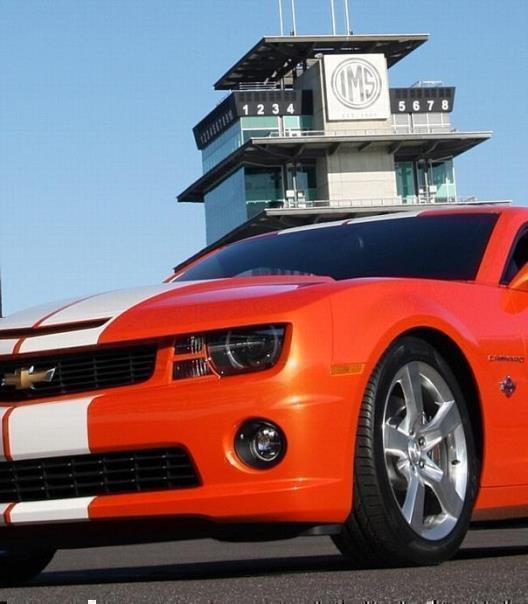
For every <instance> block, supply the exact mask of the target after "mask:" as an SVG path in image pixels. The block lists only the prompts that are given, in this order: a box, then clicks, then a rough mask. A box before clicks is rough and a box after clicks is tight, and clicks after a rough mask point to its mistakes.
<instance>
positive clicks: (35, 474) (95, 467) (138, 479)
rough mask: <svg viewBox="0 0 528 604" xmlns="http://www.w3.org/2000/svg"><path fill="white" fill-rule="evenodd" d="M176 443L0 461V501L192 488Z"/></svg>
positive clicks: (188, 465) (195, 480)
mask: <svg viewBox="0 0 528 604" xmlns="http://www.w3.org/2000/svg"><path fill="white" fill-rule="evenodd" d="M199 485H200V479H199V477H198V474H197V472H196V469H195V468H194V465H193V463H192V461H191V459H190V457H189V455H188V454H187V453H186V452H185V451H184V450H183V449H181V448H171V449H143V450H140V451H120V452H118V453H105V454H101V455H76V456H74V457H48V458H45V459H28V460H23V461H8V462H2V463H0V502H4V503H18V502H21V501H42V500H46V499H63V498H71V497H95V496H97V495H116V494H123V493H138V492H145V491H162V490H163V491H166V490H169V489H183V488H191V487H197V486H199Z"/></svg>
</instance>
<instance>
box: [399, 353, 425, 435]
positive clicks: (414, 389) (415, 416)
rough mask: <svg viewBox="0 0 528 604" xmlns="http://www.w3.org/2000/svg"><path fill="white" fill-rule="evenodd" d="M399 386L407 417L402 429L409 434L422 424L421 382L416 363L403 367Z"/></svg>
mask: <svg viewBox="0 0 528 604" xmlns="http://www.w3.org/2000/svg"><path fill="white" fill-rule="evenodd" d="M400 384H401V387H402V390H403V395H404V397H405V407H406V410H407V415H406V417H405V419H404V421H403V422H402V423H403V428H404V430H406V431H407V432H410V431H411V430H413V429H414V428H415V426H416V425H419V424H420V423H421V422H422V418H423V395H422V382H421V377H420V369H419V365H418V363H408V364H407V365H405V367H403V369H402V375H401V380H400Z"/></svg>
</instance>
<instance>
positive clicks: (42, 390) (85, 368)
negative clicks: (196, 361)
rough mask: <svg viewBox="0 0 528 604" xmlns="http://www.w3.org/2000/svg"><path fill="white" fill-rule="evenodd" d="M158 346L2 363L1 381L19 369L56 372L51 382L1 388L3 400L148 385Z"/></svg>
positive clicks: (0, 397) (98, 350)
mask: <svg viewBox="0 0 528 604" xmlns="http://www.w3.org/2000/svg"><path fill="white" fill-rule="evenodd" d="M155 364H156V346H153V345H148V346H145V345H144V346H136V347H134V348H112V349H106V350H104V349H95V350H92V351H83V352H77V353H69V354H62V355H54V356H46V357H38V358H24V359H20V360H18V359H17V360H8V361H0V378H2V377H3V378H4V379H5V377H6V374H7V375H12V374H13V373H14V372H16V371H17V370H20V369H29V368H30V367H34V371H35V372H38V371H46V370H49V369H53V368H54V369H55V373H54V375H53V379H52V381H51V382H42V383H38V384H34V386H33V388H31V389H27V390H17V389H16V387H15V386H12V385H9V386H7V385H2V386H0V401H19V400H28V399H33V398H42V397H47V396H60V395H62V394H71V393H73V392H83V391H87V390H99V389H101V388H113V387H117V386H127V385H131V384H138V383H140V382H145V381H146V380H148V379H149V378H150V377H152V374H153V373H154V367H155Z"/></svg>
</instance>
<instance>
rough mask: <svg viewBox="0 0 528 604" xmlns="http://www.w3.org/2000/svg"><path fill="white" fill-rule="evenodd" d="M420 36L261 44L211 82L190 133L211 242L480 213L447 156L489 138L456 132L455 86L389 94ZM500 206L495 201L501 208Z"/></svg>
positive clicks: (189, 195) (191, 194) (192, 197)
mask: <svg viewBox="0 0 528 604" xmlns="http://www.w3.org/2000/svg"><path fill="white" fill-rule="evenodd" d="M427 39H428V35H427V34H391V35H320V36H304V35H303V36H300V35H297V36H276V37H265V38H262V39H261V40H260V41H259V42H257V44H256V45H255V46H254V47H253V48H251V50H249V52H247V53H246V54H245V55H244V56H243V57H242V58H241V59H240V60H238V61H237V62H236V63H235V64H234V65H233V67H231V68H230V69H229V70H228V71H227V72H226V73H225V74H224V75H223V76H222V77H221V78H220V79H219V80H218V81H217V82H216V84H215V89H216V90H219V91H228V94H227V96H226V97H225V98H224V99H223V101H222V102H220V104H219V105H217V106H216V107H215V108H214V109H213V110H212V111H211V112H210V113H209V114H208V115H207V116H205V117H204V118H203V119H202V120H201V121H200V122H199V123H198V124H197V125H196V126H195V128H194V136H195V139H196V144H197V146H198V149H199V150H200V151H201V153H202V163H203V174H202V176H200V177H199V178H198V179H197V180H195V182H193V183H192V184H191V185H190V186H188V187H187V188H186V189H185V191H183V192H182V193H180V195H178V201H179V202H190V203H203V204H205V218H206V231H207V243H208V244H209V245H211V244H214V243H220V242H229V241H233V240H236V239H239V238H242V237H245V236H250V235H255V234H259V233H262V232H266V231H270V230H276V229H281V228H286V227H291V226H298V225H304V224H310V223H317V222H321V221H328V220H339V219H344V218H353V217H357V216H360V215H361V216H365V215H367V216H368V215H374V214H383V213H388V212H399V211H404V210H405V211H409V210H416V209H423V208H424V206H436V207H439V206H445V205H447V204H449V205H453V204H467V203H480V202H478V201H477V200H476V199H474V198H466V199H461V198H460V197H459V196H458V195H457V186H456V179H455V169H454V158H456V157H457V156H458V155H460V154H461V153H465V152H466V151H468V150H470V149H471V148H472V147H474V146H476V145H478V144H480V143H482V142H484V141H485V140H487V139H488V138H490V136H491V134H492V133H491V132H490V131H485V130H483V131H476V132H475V131H469V130H463V129H458V128H455V127H454V126H453V124H452V121H451V115H452V111H453V108H454V103H455V88H454V87H452V86H445V85H444V84H443V83H442V82H437V81H427V82H418V83H416V84H414V85H413V86H410V87H408V88H391V87H390V78H389V71H390V68H391V67H392V66H393V65H395V64H396V63H397V62H398V61H401V60H403V59H405V57H406V56H407V55H409V53H411V52H413V51H415V50H416V49H417V48H418V47H419V46H421V45H422V44H424V43H425V42H426V41H427ZM499 203H501V202H499Z"/></svg>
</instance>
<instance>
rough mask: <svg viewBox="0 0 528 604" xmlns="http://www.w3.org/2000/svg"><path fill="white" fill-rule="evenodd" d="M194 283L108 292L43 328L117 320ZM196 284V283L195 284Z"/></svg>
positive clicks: (62, 313) (52, 319) (57, 316)
mask: <svg viewBox="0 0 528 604" xmlns="http://www.w3.org/2000/svg"><path fill="white" fill-rule="evenodd" d="M192 283H193V282H189V281H188V282H186V283H185V282H182V283H163V284H161V285H150V286H147V287H135V288H133V289H123V290H118V291H114V292H107V293H105V294H99V295H97V296H93V297H92V298H88V299H87V300H81V301H80V302H79V303H78V304H74V305H73V306H69V307H68V308H65V309H64V310H62V311H60V312H58V313H57V314H55V315H52V316H51V317H50V318H49V319H46V320H45V321H44V322H43V323H42V326H43V327H46V326H48V325H59V324H61V323H75V322H76V321H92V320H97V319H106V318H108V317H112V318H115V317H117V316H119V315H120V314H122V313H123V312H125V311H126V310H128V309H130V308H132V307H133V306H136V305H137V304H139V303H141V302H144V301H146V300H148V299H149V298H154V297H155V296H158V295H160V294H164V293H166V292H169V291H171V290H172V289H178V288H179V287H186V286H189V285H190V284H192ZM194 283H196V282H194Z"/></svg>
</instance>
